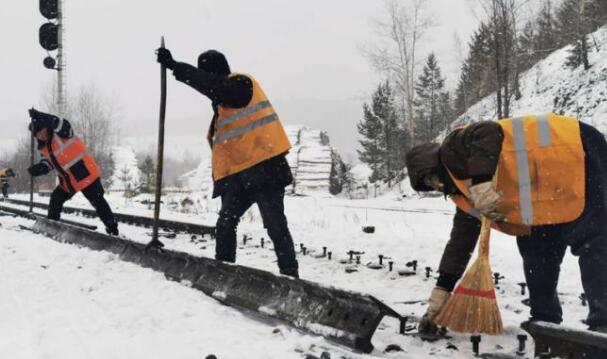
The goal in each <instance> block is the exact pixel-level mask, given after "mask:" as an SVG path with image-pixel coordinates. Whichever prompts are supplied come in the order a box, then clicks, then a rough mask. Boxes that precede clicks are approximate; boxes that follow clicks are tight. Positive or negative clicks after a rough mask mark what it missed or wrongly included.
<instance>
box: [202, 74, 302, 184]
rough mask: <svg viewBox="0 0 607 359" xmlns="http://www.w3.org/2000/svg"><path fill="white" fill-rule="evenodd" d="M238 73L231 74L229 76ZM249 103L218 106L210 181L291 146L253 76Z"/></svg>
mask: <svg viewBox="0 0 607 359" xmlns="http://www.w3.org/2000/svg"><path fill="white" fill-rule="evenodd" d="M234 76H238V74H236V73H233V74H230V76H229V77H234ZM242 76H246V77H248V78H249V79H250V80H251V83H252V94H251V99H250V101H249V103H248V104H247V105H246V106H244V107H243V108H231V107H227V106H221V105H220V106H217V117H216V119H215V121H214V127H213V130H210V131H209V135H207V138H210V142H211V143H212V152H213V153H212V156H213V159H212V161H213V180H215V181H218V180H220V179H222V178H225V177H227V176H230V175H233V174H236V173H239V172H241V171H244V170H247V169H248V168H251V167H253V166H255V165H257V164H259V163H261V162H263V161H265V160H268V159H270V158H273V157H276V156H278V155H282V154H285V153H287V152H288V151H289V149H290V148H291V143H290V142H289V137H288V136H287V134H286V132H285V130H284V128H283V127H282V124H281V123H280V120H279V117H278V115H277V114H276V112H275V111H274V108H273V107H272V104H271V102H270V101H269V100H268V98H267V96H266V94H265V93H264V91H263V90H262V89H261V86H259V83H258V82H257V81H256V80H255V78H254V77H252V76H250V75H242Z"/></svg>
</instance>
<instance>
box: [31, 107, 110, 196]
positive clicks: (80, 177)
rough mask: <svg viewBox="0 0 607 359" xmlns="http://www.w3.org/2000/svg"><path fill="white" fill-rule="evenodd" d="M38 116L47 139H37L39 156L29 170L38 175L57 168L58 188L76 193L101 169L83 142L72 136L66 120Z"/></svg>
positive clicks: (86, 185)
mask: <svg viewBox="0 0 607 359" xmlns="http://www.w3.org/2000/svg"><path fill="white" fill-rule="evenodd" d="M40 116H44V118H45V119H46V120H47V121H46V122H47V123H48V127H46V129H47V131H48V135H49V141H47V142H42V141H38V151H39V152H40V155H41V157H42V159H41V160H40V162H39V163H38V164H37V165H35V166H33V167H32V168H31V170H30V173H31V174H32V175H33V176H41V175H45V174H47V173H49V172H50V171H51V170H53V169H54V170H56V172H57V176H58V177H59V181H60V186H61V188H63V190H64V191H66V192H68V193H76V192H79V191H81V190H82V189H84V188H86V187H88V186H89V185H91V184H92V183H93V182H95V181H96V180H98V179H99V178H100V176H101V170H100V169H99V166H98V165H97V163H96V162H95V159H94V158H93V156H91V154H90V153H89V152H88V151H87V149H86V145H85V144H84V142H82V140H80V139H79V138H78V137H76V136H74V133H73V130H72V126H71V124H70V123H69V121H67V120H65V119H62V118H59V117H56V116H53V115H48V114H41V115H40ZM47 116H48V117H47Z"/></svg>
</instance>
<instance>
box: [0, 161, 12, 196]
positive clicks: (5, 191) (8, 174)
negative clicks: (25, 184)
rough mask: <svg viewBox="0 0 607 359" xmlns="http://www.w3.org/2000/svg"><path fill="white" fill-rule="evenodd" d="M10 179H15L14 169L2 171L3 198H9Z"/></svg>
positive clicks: (0, 185) (0, 174)
mask: <svg viewBox="0 0 607 359" xmlns="http://www.w3.org/2000/svg"><path fill="white" fill-rule="evenodd" d="M9 177H15V172H14V171H13V169H12V168H6V169H3V170H0V189H2V197H3V198H8V188H9V187H10V184H9V182H8V178H9Z"/></svg>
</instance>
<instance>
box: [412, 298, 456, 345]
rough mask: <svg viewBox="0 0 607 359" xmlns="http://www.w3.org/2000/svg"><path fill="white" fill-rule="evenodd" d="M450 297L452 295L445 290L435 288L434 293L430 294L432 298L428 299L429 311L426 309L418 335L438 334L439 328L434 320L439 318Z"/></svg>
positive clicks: (419, 325) (420, 322)
mask: <svg viewBox="0 0 607 359" xmlns="http://www.w3.org/2000/svg"><path fill="white" fill-rule="evenodd" d="M450 295H451V293H449V292H448V291H447V290H446V289H444V288H441V287H434V289H432V293H430V298H429V299H428V309H426V313H425V314H424V315H423V316H422V319H421V320H420V321H419V324H418V326H417V331H418V333H420V334H436V333H437V332H438V326H437V325H436V324H434V319H435V318H436V317H437V316H438V313H440V311H441V309H442V308H443V306H444V305H445V303H447V299H449V296H450Z"/></svg>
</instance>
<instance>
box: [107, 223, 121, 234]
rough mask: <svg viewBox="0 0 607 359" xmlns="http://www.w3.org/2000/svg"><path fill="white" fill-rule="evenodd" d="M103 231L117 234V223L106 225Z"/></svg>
mask: <svg viewBox="0 0 607 359" xmlns="http://www.w3.org/2000/svg"><path fill="white" fill-rule="evenodd" d="M105 232H106V233H107V234H109V235H110V236H118V223H112V224H110V225H108V226H106V227H105Z"/></svg>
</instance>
